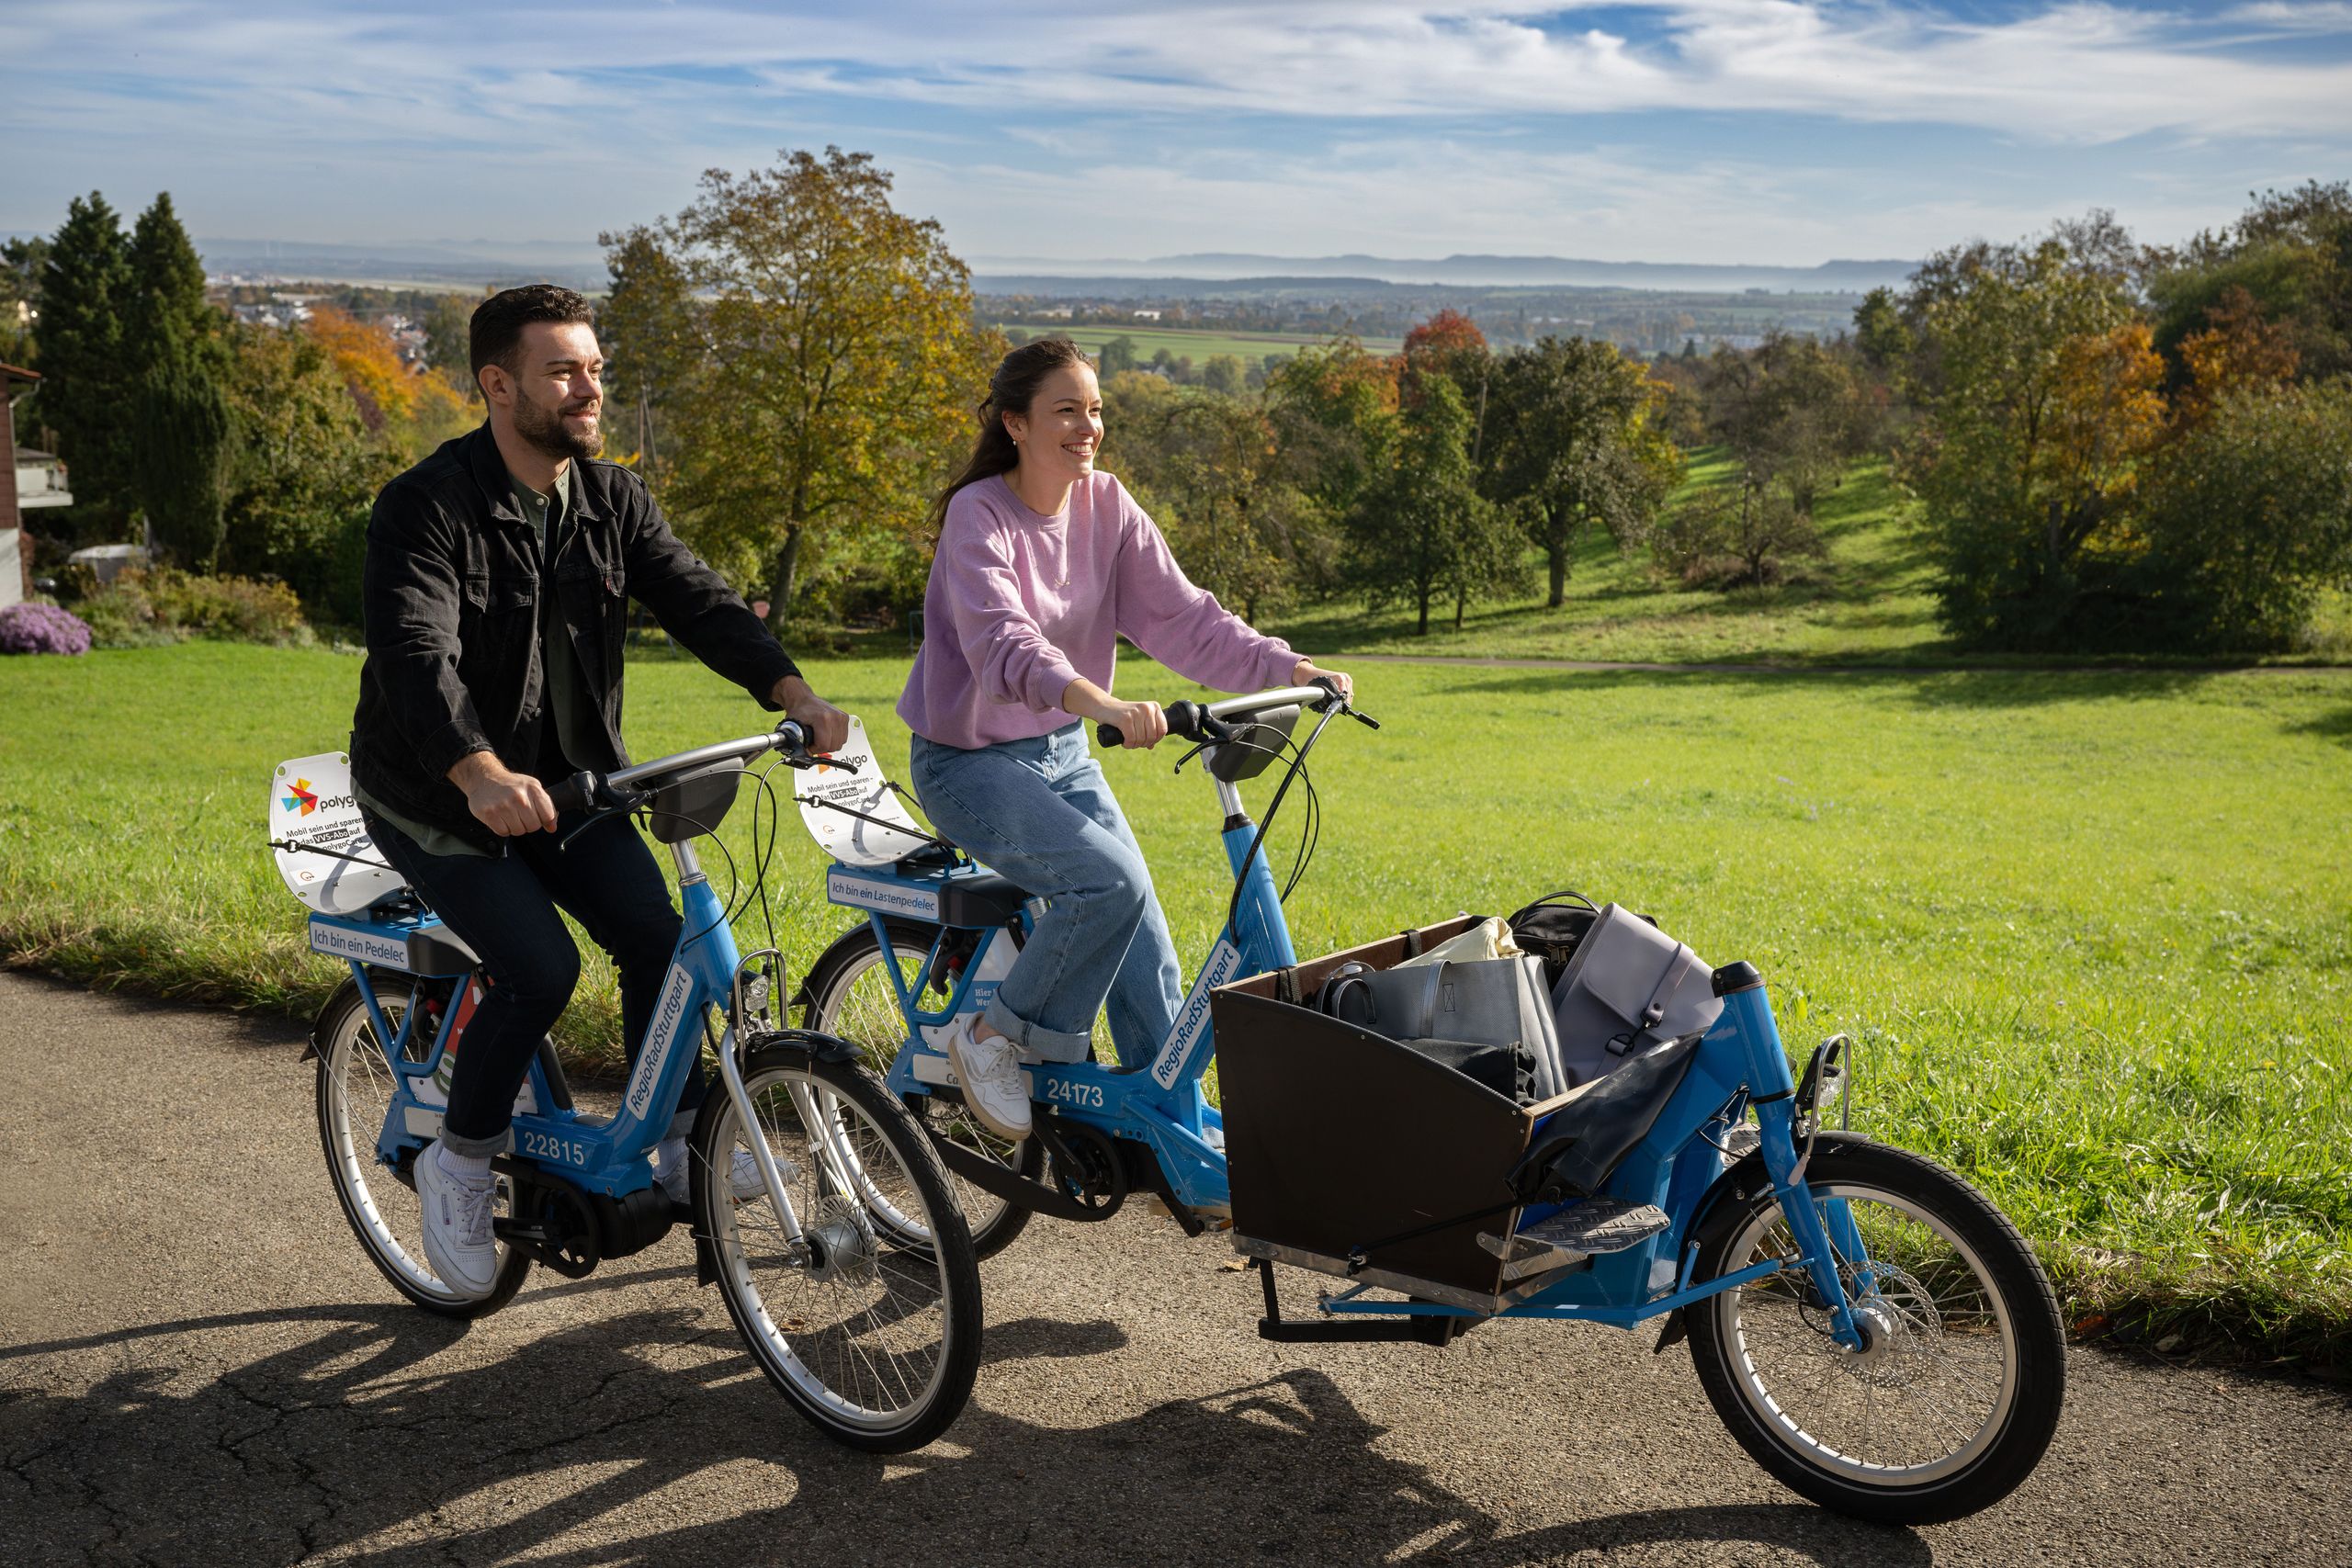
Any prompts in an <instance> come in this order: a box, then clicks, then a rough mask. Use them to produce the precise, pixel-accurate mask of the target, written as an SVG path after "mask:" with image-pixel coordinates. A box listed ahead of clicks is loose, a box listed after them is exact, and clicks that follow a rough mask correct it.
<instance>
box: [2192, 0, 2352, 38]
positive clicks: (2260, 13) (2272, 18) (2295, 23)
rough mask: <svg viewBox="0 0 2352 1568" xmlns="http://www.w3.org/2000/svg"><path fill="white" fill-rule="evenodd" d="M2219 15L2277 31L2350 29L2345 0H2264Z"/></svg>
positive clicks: (2350, 16)
mask: <svg viewBox="0 0 2352 1568" xmlns="http://www.w3.org/2000/svg"><path fill="white" fill-rule="evenodd" d="M2222 20H2224V21H2230V22H2251V23H2254V24H2255V25H2256V26H2258V27H2264V28H2276V29H2277V30H2278V31H2280V32H2290V33H2352V5H2347V4H2346V3H2345V0H2314V3H2312V4H2308V5H2304V4H2288V3H2285V0H2267V3H2266V4H2263V5H2257V6H2233V8H2231V9H2230V10H2227V11H2224V12H2222Z"/></svg>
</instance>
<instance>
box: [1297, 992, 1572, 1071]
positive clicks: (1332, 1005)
mask: <svg viewBox="0 0 2352 1568" xmlns="http://www.w3.org/2000/svg"><path fill="white" fill-rule="evenodd" d="M1378 973H1380V972H1379V971H1377V970H1374V969H1373V968H1371V967H1369V966H1368V965H1366V964H1341V965H1340V967H1339V968H1338V969H1336V970H1333V971H1332V972H1331V974H1330V975H1329V976H1328V977H1327V978H1326V979H1325V980H1324V982H1323V984H1322V985H1321V986H1320V987H1317V989H1316V992H1315V995H1314V997H1313V998H1311V1000H1310V1002H1309V1005H1310V1006H1312V1007H1313V1008H1314V1009H1315V1010H1316V1011H1317V1012H1319V1013H1323V1014H1326V1015H1327V1016H1329V1017H1331V1018H1336V1019H1340V1020H1341V1021H1344V1022H1348V1023H1353V1024H1355V1025H1357V1026H1358V1027H1360V1028H1364V1029H1370V1030H1372V1031H1373V1032H1374V1033H1375V1034H1380V1035H1384V1036H1385V1037H1386V1038H1388V1039H1391V1040H1394V1041H1396V1042H1397V1044H1399V1045H1402V1046H1404V1047H1405V1048H1406V1049H1407V1050H1408V1051H1412V1052H1415V1053H1417V1054H1419V1055H1423V1056H1427V1057H1428V1058H1429V1059H1430V1061H1432V1062H1442V1063H1443V1064H1444V1065H1445V1066H1449V1067H1451V1068H1453V1070H1454V1071H1455V1072H1457V1073H1460V1074H1461V1075H1462V1076H1463V1077H1466V1078H1468V1079H1470V1080H1471V1081H1472V1082H1474V1083H1477V1084H1481V1085H1483V1086H1485V1087H1486V1088H1487V1089H1493V1090H1494V1091H1495V1092H1496V1093H1497V1094H1499V1095H1501V1096H1502V1097H1503V1098H1504V1099H1506V1100H1513V1101H1515V1102H1517V1103H1519V1104H1521V1105H1532V1104H1533V1103H1534V1102H1535V1101H1536V1100H1540V1099H1544V1098H1545V1097H1546V1096H1547V1095H1548V1094H1550V1093H1551V1092H1552V1089H1551V1087H1550V1086H1548V1085H1546V1084H1544V1083H1543V1082H1542V1081H1541V1080H1542V1079H1543V1077H1544V1073H1543V1071H1542V1069H1541V1067H1540V1066H1539V1064H1538V1062H1537V1059H1536V1054H1535V1052H1534V1051H1532V1050H1531V1049H1530V1048H1529V1047H1528V1046H1526V1045H1525V1044H1509V1045H1506V1044H1495V1043H1482V1042H1478V1041H1471V1040H1441V1039H1437V1038H1435V1037H1433V1036H1429V1035H1409V1036H1408V1035H1407V1034H1404V1033H1402V1032H1395V1031H1391V1030H1387V1029H1383V1028H1381V1027H1380V1026H1379V1025H1378V1024H1377V1023H1376V1022H1375V1021H1374V1017H1373V1015H1374V1013H1375V1012H1376V1011H1377V1005H1376V1003H1374V1000H1373V998H1372V995H1371V987H1370V985H1369V984H1368V980H1369V977H1371V976H1374V975H1377V974H1378ZM1432 977H1434V976H1432ZM1351 991H1353V992H1355V993H1356V994H1355V996H1354V997H1353V998H1351V997H1350V995H1349V993H1350V992H1351ZM1553 1073H1554V1076H1556V1075H1557V1073H1558V1068H1557V1066H1554V1068H1553Z"/></svg>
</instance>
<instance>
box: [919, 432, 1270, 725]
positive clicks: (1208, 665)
mask: <svg viewBox="0 0 2352 1568" xmlns="http://www.w3.org/2000/svg"><path fill="white" fill-rule="evenodd" d="M922 608H923V641H922V651H921V652H919V653H918V654H916V655H915V667H914V669H913V671H911V672H910V673H909V675H908V677H907V691H906V695H904V696H902V697H900V698H899V717H900V718H902V719H905V720H906V721H907V728H910V729H911V730H913V731H914V732H915V733H916V734H917V735H920V736H922V737H923V738H924V739H927V740H935V741H937V742H939V743H940V744H941V745H943V746H960V747H963V748H965V749H966V750H973V749H976V748H978V747H982V746H992V745H994V744H996V743H997V742H998V741H1001V740H1022V739H1028V738H1029V737H1032V736H1037V735H1045V734H1048V733H1050V732H1051V731H1053V730H1056V729H1059V728H1061V727H1062V726H1064V725H1066V724H1068V723H1069V722H1070V716H1069V714H1067V713H1064V712H1063V711H1062V707H1061V701H1062V693H1063V691H1064V690H1065V689H1067V688H1068V687H1069V683H1070V682H1072V681H1074V680H1076V679H1078V678H1079V677H1080V676H1081V675H1082V676H1084V677H1085V678H1086V679H1088V680H1090V681H1091V682H1094V683H1095V684H1096V685H1098V686H1100V687H1102V688H1103V690H1104V691H1106V692H1107V691H1109V690H1110V689H1111V679H1112V673H1113V670H1114V664H1115V661H1116V658H1117V645H1116V641H1115V639H1116V637H1118V636H1119V635H1121V634H1125V637H1126V638H1127V640H1128V641H1130V642H1132V643H1134V644H1135V645H1136V647H1137V648H1140V649H1143V650H1144V651H1145V652H1146V653H1148V654H1149V655H1151V656H1152V657H1153V658H1154V659H1157V660H1159V661H1160V662H1161V663H1163V664H1165V665H1167V666H1168V667H1169V668H1170V669H1171V670H1173V671H1176V672H1177V673H1178V674H1180V675H1183V676H1185V677H1187V678H1189V679H1191V680H1193V681H1197V682H1200V683H1201V684H1202V685H1204V686H1214V687H1216V689H1218V690H1220V691H1227V692H1254V691H1256V690H1258V689H1259V688H1261V687H1263V686H1279V685H1283V684H1285V683H1287V682H1289V680H1290V676H1291V671H1292V670H1294V669H1295V668H1296V666H1297V664H1298V655H1297V654H1295V653H1293V652H1292V651H1291V649H1290V645H1289V644H1288V643H1286V642H1283V640H1282V639H1281V638H1279V637H1264V636H1261V635H1260V634H1259V633H1257V632H1254V631H1252V630H1250V627H1249V626H1247V625H1245V624H1244V623H1243V622H1242V620H1241V618H1240V617H1239V616H1238V615H1234V614H1233V613H1232V612H1231V611H1229V610H1227V608H1226V607H1225V606H1224V605H1222V604H1218V603H1217V602H1216V594H1214V593H1211V592H1208V590H1206V589H1204V588H1200V587H1196V586H1195V585H1194V584H1193V582H1192V581H1189V580H1188V579H1187V578H1186V577H1185V576H1184V573H1183V570H1182V569H1181V568H1180V567H1178V566H1177V564H1176V558H1175V557H1174V556H1172V555H1170V554H1169V552H1168V541H1167V540H1166V539H1164V538H1162V537H1161V536H1160V534H1159V527H1158V525H1155V524H1154V523H1153V522H1152V520H1151V519H1150V518H1149V517H1148V516H1147V515H1146V514H1145V513H1144V509H1143V508H1142V507H1140V506H1138V505H1136V501H1135V498H1134V497H1133V496H1131V495H1129V494H1128V493H1127V492H1126V489H1125V486H1123V485H1121V484H1120V483H1119V481H1118V480H1117V479H1114V478H1112V477H1111V476H1110V475H1109V474H1104V473H1096V474H1092V475H1090V476H1089V477H1088V478H1086V479H1080V481H1079V482H1078V483H1077V484H1075V485H1073V486H1071V487H1070V492H1069V505H1068V506H1067V507H1065V508H1064V509H1063V511H1062V512H1061V513H1060V514H1059V515H1058V516H1054V517H1046V516H1043V515H1041V514H1039V513H1035V512H1033V511H1031V510H1030V509H1029V507H1028V505H1027V504H1026V503H1024V502H1023V501H1022V500H1021V498H1020V497H1019V496H1017V495H1015V494H1013V493H1012V486H1010V485H1008V484H1007V483H1005V481H1004V480H1003V479H1001V478H997V479H982V480H980V481H978V483H976V484H969V485H966V486H965V487H964V488H963V489H962V490H959V491H956V494H955V496H954V497H953V498H952V499H950V500H949V502H947V518H946V521H945V523H944V525H943V526H942V527H941V528H940V531H939V550H938V553H937V554H936V555H935V556H934V557H933V558H932V563H931V582H930V584H929V586H928V587H926V588H925V589H924V590H923V599H922Z"/></svg>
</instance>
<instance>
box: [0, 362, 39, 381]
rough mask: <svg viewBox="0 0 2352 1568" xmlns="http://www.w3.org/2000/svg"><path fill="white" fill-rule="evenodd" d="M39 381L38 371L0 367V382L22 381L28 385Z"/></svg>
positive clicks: (6, 366)
mask: <svg viewBox="0 0 2352 1568" xmlns="http://www.w3.org/2000/svg"><path fill="white" fill-rule="evenodd" d="M38 380H40V371H38V370H21V369H18V368H17V367H16V366H14V365H0V382H7V381H23V382H27V383H30V382H34V381H38Z"/></svg>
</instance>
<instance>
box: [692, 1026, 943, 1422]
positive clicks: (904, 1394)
mask: <svg viewBox="0 0 2352 1568" xmlns="http://www.w3.org/2000/svg"><path fill="white" fill-rule="evenodd" d="M743 1079H744V1089H745V1094H746V1098H747V1099H748V1100H750V1102H751V1104H752V1107H753V1113H754V1114H755V1115H757V1116H758V1117H759V1119H760V1122H761V1124H762V1127H763V1132H764V1134H765V1137H766V1140H767V1143H768V1146H769V1149H770V1151H771V1152H772V1153H773V1154H774V1155H775V1156H777V1158H778V1159H779V1160H783V1159H787V1158H788V1159H790V1160H791V1161H792V1162H793V1163H794V1165H795V1167H796V1170H795V1172H794V1173H793V1174H791V1175H786V1177H785V1179H786V1187H787V1193H786V1195H787V1196H788V1197H789V1198H790V1200H791V1201H792V1205H793V1209H794V1212H795V1213H796V1214H797V1217H798V1219H799V1221H800V1224H801V1226H802V1229H803V1231H804V1233H805V1234H806V1235H807V1237H808V1238H809V1244H808V1247H807V1250H806V1251H805V1252H803V1253H801V1254H800V1255H798V1256H797V1257H796V1256H795V1255H794V1253H793V1251H792V1249H790V1248H789V1247H787V1246H786V1243H785V1241H784V1237H783V1235H782V1231H781V1227H780V1226H779V1225H778V1224H777V1223H776V1221H775V1211H774V1208H773V1206H772V1205H771V1204H770V1203H768V1202H766V1201H759V1200H754V1201H752V1202H750V1203H744V1204H738V1203H736V1202H735V1201H733V1198H732V1196H731V1194H729V1191H728V1190H727V1186H728V1184H727V1182H726V1181H725V1180H724V1179H723V1178H721V1177H719V1176H716V1175H714V1174H713V1173H714V1172H725V1171H728V1170H729V1169H731V1168H732V1166H733V1163H734V1156H735V1152H736V1150H737V1149H739V1148H748V1147H749V1146H750V1145H749V1144H748V1142H746V1141H745V1140H744V1138H743V1136H742V1130H741V1122H740V1121H739V1119H738V1117H737V1113H736V1110H735V1104H734V1100H733V1098H732V1097H731V1096H729V1095H728V1094H727V1093H725V1092H724V1091H717V1092H714V1093H713V1094H712V1095H711V1096H710V1098H709V1100H707V1101H706V1102H705V1103H704V1108H703V1111H702V1113H701V1114H700V1115H699V1116H698V1117H696V1119H695V1131H694V1152H695V1164H694V1194H693V1196H694V1206H695V1222H696V1230H697V1233H698V1234H699V1235H701V1236H703V1237H704V1238H706V1240H707V1244H708V1246H709V1248H710V1257H711V1259H712V1261H713V1262H714V1264H715V1265H716V1268H717V1272H718V1288H719V1294H720V1296H721V1297H722V1298H723V1299H724V1300H725V1301H726V1303H727V1311H728V1314H729V1316H730V1317H732V1318H733V1319H734V1322H735V1326H736V1329H737V1331H738V1332H740V1333H741V1335H742V1337H743V1343H744V1345H745V1347H746V1348H749V1349H750V1351H751V1353H752V1359H753V1360H754V1361H756V1362H758V1363H759V1366H760V1370H761V1371H763V1372H764V1373H766V1374H767V1378H768V1381H769V1382H772V1383H773V1384H775V1387H776V1389H777V1391H778V1392H779V1393H782V1394H783V1395H784V1396H785V1398H786V1400H787V1401H789V1402H790V1403H791V1404H792V1405H793V1407H794V1408H795V1409H797V1410H798V1411H799V1412H800V1414H801V1415H802V1416H806V1417H807V1418H808V1419H809V1422H810V1424H811V1425H813V1426H815V1427H817V1428H818V1429H819V1430H820V1431H822V1432H824V1433H825V1434H826V1435H827V1436H829V1437H831V1438H834V1439H835V1440H836V1441H839V1442H842V1443H843V1444H846V1445H848V1446H849V1447H851V1448H855V1449H863V1450H867V1451H869V1452H875V1453H904V1452H906V1451H908V1450H912V1449H919V1448H921V1447H922V1446H923V1445H924V1444H926V1443H928V1442H930V1441H931V1440H932V1439H933V1438H936V1437H938V1436H939V1435H940V1434H941V1433H942V1432H944V1431H945V1430H946V1429H947V1427H949V1426H950V1425H951V1424H953V1423H954V1421H955V1420H956V1416H959V1415H960V1414H962V1412H963V1409H964V1405H965V1404H966V1402H967V1400H969V1398H970V1397H971V1393H972V1384H973V1382H974V1380H975V1379H976V1377H977V1376H978V1371H979V1360H980V1335H981V1330H982V1322H983V1320H982V1314H981V1308H980V1270H979V1263H978V1259H977V1258H975V1257H974V1256H973V1253H972V1241H971V1234H970V1232H969V1231H968V1229H967V1227H966V1225H965V1224H964V1216H963V1214H962V1212H961V1211H959V1210H958V1209H957V1208H956V1201H955V1199H954V1198H953V1197H952V1196H951V1195H950V1192H949V1190H948V1186H947V1178H946V1176H945V1174H944V1172H943V1171H942V1170H941V1168H940V1167H939V1162H938V1159H937V1157H936V1156H934V1155H933V1152H932V1148H931V1143H930V1140H929V1139H927V1138H926V1137H925V1136H924V1135H923V1133H922V1128H920V1127H919V1126H917V1125H916V1123H915V1120H914V1117H913V1116H912V1115H911V1114H910V1112H909V1111H908V1110H907V1108H906V1107H905V1106H903V1105H901V1104H900V1103H899V1101H898V1100H897V1099H896V1098H894V1097H893V1096H892V1095H891V1094H890V1092H889V1091H888V1089H885V1088H884V1087H883V1085H882V1083H881V1081H880V1080H879V1079H877V1078H876V1077H874V1075H873V1074H871V1073H869V1072H867V1071H866V1070H865V1068H864V1067H862V1066H858V1065H856V1064H855V1063H854V1062H845V1061H844V1062H830V1061H825V1060H822V1059H820V1058H819V1057H817V1056H816V1055H812V1054H810V1053H809V1052H808V1051H806V1050H803V1049H796V1048H793V1047H788V1046H782V1045H768V1046H758V1047H755V1048H754V1049H753V1050H752V1053H751V1055H750V1059H749V1060H748V1061H747V1062H746V1063H745V1064H744V1069H743ZM886 1156H887V1157H886ZM779 1174H780V1175H781V1174H784V1173H783V1172H782V1171H781V1170H780V1171H779ZM886 1186H887V1188H888V1192H887V1193H883V1192H882V1189H883V1188H885V1187H886ZM877 1195H879V1197H878V1198H877ZM877 1201H884V1202H885V1203H886V1206H887V1207H888V1210H889V1211H890V1212H891V1213H905V1212H906V1211H907V1210H908V1209H909V1207H910V1204H911V1205H913V1206H914V1207H915V1208H916V1209H917V1210H918V1211H919V1214H920V1220H921V1224H922V1233H923V1240H922V1244H921V1245H919V1246H916V1245H909V1244H907V1243H906V1242H904V1241H901V1240H894V1239H893V1238H892V1237H891V1236H890V1235H888V1234H886V1233H885V1231H884V1230H883V1228H882V1227H877V1226H876V1224H875V1223H874V1221H873V1219H872V1217H871V1213H870V1210H871V1209H872V1208H873V1207H874V1206H875V1205H876V1202H877ZM763 1217H764V1223H763Z"/></svg>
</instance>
